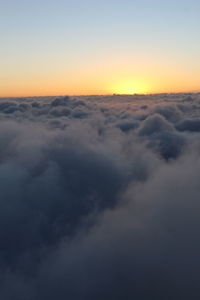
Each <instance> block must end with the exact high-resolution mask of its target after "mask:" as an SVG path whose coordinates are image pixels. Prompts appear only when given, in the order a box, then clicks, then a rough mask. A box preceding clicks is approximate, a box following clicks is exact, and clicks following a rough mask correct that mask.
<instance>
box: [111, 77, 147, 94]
mask: <svg viewBox="0 0 200 300" xmlns="http://www.w3.org/2000/svg"><path fill="white" fill-rule="evenodd" d="M111 89H112V92H113V93H114V94H126V95H132V94H146V93H149V92H150V87H149V85H148V84H147V83H146V82H144V81H142V80H124V81H120V82H118V83H115V84H114V85H113V86H112V88H111Z"/></svg>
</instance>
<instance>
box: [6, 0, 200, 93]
mask: <svg viewBox="0 0 200 300" xmlns="http://www.w3.org/2000/svg"><path fill="white" fill-rule="evenodd" d="M199 16H200V1H199V0H198V1H197V0H190V1H186V0H174V1H172V0H170V1H162V0H159V1H157V0H151V1H150V0H123V1H122V0H115V1H114V0H107V1H106V0H101V1H99V0H98V1H97V0H65V1H64V0H57V1H55V0H48V1H47V0H40V1H39V0H35V1H30V0H0V37H1V39H0V41H1V42H0V96H33V95H36V96H37V95H63V94H108V93H142V92H144V93H145V92H179V91H180V92H184V91H199V90H200V59H199V53H200V39H199V35H200V17H199Z"/></svg>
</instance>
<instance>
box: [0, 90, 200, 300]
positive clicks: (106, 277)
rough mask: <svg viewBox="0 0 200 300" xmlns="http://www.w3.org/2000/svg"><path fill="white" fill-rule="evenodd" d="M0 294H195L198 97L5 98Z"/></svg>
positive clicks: (1, 108) (1, 109) (199, 245)
mask: <svg viewBox="0 0 200 300" xmlns="http://www.w3.org/2000/svg"><path fill="white" fill-rule="evenodd" d="M0 122H1V126H0V192H1V197H0V207H1V209H0V241H1V245H0V298H1V299H4V300H11V299H12V300H17V299H20V300H23V299H24V300H29V299H30V300H36V299H37V300H46V299H48V300H51V299H52V300H53V299H59V300H64V299H70V300H82V299H87V300H94V299H95V300H102V299H104V300H111V299H113V300H122V299H123V300H124V299H126V300H129V299H130V300H132V299H137V300H147V299H148V300H149V299H154V300H156V299H159V300H160V299H190V298H191V299H197V298H199V297H200V291H199V269H200V268H199V267H200V259H199V251H200V238H199V232H198V231H199V226H200V218H199V217H200V202H199V195H200V184H199V178H200V133H199V132H200V129H199V127H200V125H199V124H200V95H199V94H191V95H190V94H161V95H149V96H143V95H134V96H120V95H114V96H95V97H92V96H91V97H74V98H73V97H67V96H65V97H57V98H53V97H47V98H20V99H13V98H12V99H1V100H0Z"/></svg>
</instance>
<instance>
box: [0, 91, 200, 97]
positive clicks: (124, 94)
mask: <svg viewBox="0 0 200 300" xmlns="http://www.w3.org/2000/svg"><path fill="white" fill-rule="evenodd" d="M199 93H200V90H199V91H185V92H173V91H170V92H155V93H150V92H147V93H133V94H129V93H127V94H126V93H106V94H61V95H59V94H57V95H56V94H55V95H37V96H36V95H29V96H25V95H21V96H0V99H3V98H45V97H46V98H48V97H65V96H69V97H92V96H104V97H106V96H150V95H166V94H169V95H170V94H171V95H173V94H199Z"/></svg>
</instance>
